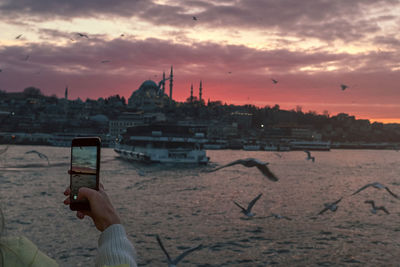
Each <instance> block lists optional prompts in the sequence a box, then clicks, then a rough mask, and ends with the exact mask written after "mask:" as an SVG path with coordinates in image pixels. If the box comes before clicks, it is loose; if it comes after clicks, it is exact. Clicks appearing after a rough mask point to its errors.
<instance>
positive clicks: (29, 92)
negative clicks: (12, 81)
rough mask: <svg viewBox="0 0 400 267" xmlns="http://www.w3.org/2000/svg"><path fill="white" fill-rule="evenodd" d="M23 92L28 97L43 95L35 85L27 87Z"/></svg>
mask: <svg viewBox="0 0 400 267" xmlns="http://www.w3.org/2000/svg"><path fill="white" fill-rule="evenodd" d="M23 94H24V95H25V96H27V97H38V96H42V95H43V94H42V92H41V91H40V89H39V88H36V87H33V86H30V87H27V88H25V89H24V91H23Z"/></svg>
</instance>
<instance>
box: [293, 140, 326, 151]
mask: <svg viewBox="0 0 400 267" xmlns="http://www.w3.org/2000/svg"><path fill="white" fill-rule="evenodd" d="M290 148H291V149H292V150H321V151H329V150H330V149H331V142H329V141H291V142H290Z"/></svg>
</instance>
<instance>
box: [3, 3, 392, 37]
mask: <svg viewBox="0 0 400 267" xmlns="http://www.w3.org/2000/svg"><path fill="white" fill-rule="evenodd" d="M171 3H172V4H164V5H161V4H156V3H154V2H152V1H150V0H137V1H128V0H115V1H108V0H85V1H78V0H70V1H53V0H35V1H31V0H17V1H14V0H5V1H3V2H2V4H0V15H1V17H2V18H3V19H6V18H7V19H8V20H14V21H16V22H17V21H21V20H26V19H35V20H50V19H54V18H61V19H65V20H70V19H73V18H78V17H80V18H84V17H96V18H103V19H104V18H107V19H110V18H115V17H126V18H131V17H137V18H140V19H141V20H144V21H148V22H151V23H153V24H154V25H170V26H175V27H179V28H186V27H194V26H198V27H203V28H224V29H232V30H240V29H249V28H253V29H269V30H270V31H275V32H279V33H280V34H281V35H290V36H299V37H314V38H319V39H322V40H327V41H332V40H336V39H342V40H345V41H351V40H358V39H360V38H363V37H365V36H367V35H368V34H371V33H378V32H379V31H380V27H379V25H378V22H379V21H380V20H382V21H388V20H393V19H394V17H393V16H391V15H383V16H379V17H376V18H369V17H366V16H368V15H369V14H370V13H373V11H374V10H375V9H376V10H378V9H379V8H381V7H385V8H386V9H390V8H391V7H395V6H397V7H398V6H399V5H400V3H399V1H397V0H352V1H348V0H336V1H323V0H319V1H316V0H302V1H298V0H282V1H278V0H239V1H211V0H204V1H175V2H172V1H171ZM192 16H196V17H197V18H198V20H197V21H193V20H192Z"/></svg>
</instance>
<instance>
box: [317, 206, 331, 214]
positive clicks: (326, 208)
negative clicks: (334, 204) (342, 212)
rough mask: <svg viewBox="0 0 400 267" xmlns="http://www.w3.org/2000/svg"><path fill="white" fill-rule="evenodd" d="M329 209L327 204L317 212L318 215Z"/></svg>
mask: <svg viewBox="0 0 400 267" xmlns="http://www.w3.org/2000/svg"><path fill="white" fill-rule="evenodd" d="M327 210H329V206H328V205H327V206H326V207H325V208H324V209H323V210H321V211H320V212H318V215H321V214H322V213H324V212H325V211H327Z"/></svg>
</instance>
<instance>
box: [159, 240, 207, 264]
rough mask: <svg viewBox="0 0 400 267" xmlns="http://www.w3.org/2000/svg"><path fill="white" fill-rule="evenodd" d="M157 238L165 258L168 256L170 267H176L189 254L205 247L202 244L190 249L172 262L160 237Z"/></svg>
mask: <svg viewBox="0 0 400 267" xmlns="http://www.w3.org/2000/svg"><path fill="white" fill-rule="evenodd" d="M156 238H157V242H158V244H159V245H160V247H161V249H162V251H163V252H164V254H165V256H167V262H168V267H175V266H176V265H177V264H178V263H179V262H180V261H181V260H182V259H183V258H184V257H186V256H187V255H188V254H189V253H191V252H193V251H195V250H198V249H201V248H203V245H201V244H200V245H198V246H197V247H194V248H190V249H188V250H186V251H184V252H183V253H182V254H181V255H179V256H178V257H176V258H175V259H173V260H172V259H171V257H170V256H169V254H168V252H167V250H166V249H165V248H164V245H163V244H162V242H161V239H160V237H159V236H158V235H156Z"/></svg>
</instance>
